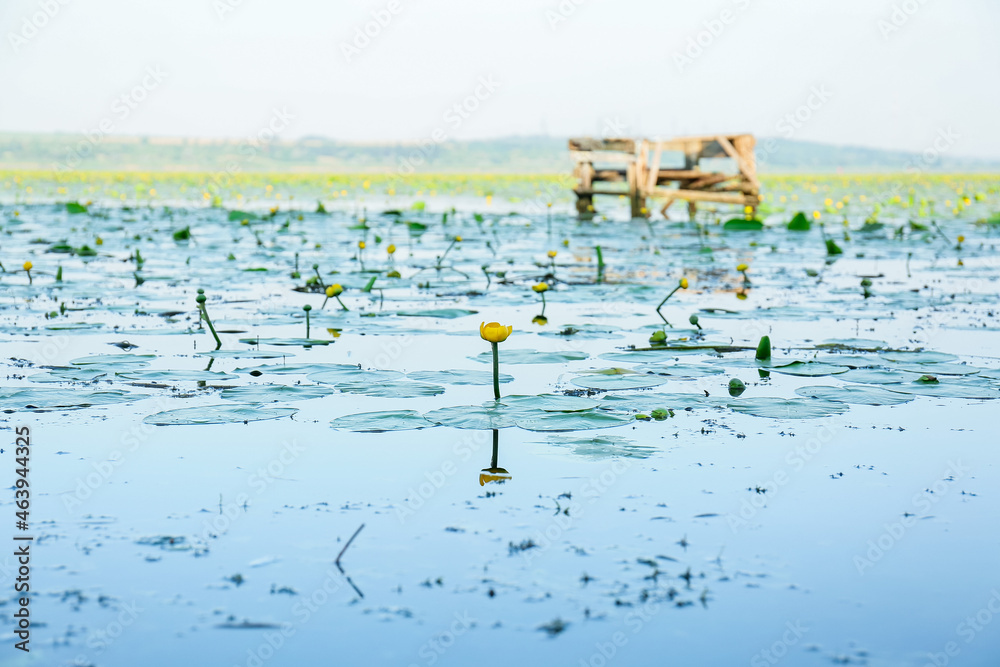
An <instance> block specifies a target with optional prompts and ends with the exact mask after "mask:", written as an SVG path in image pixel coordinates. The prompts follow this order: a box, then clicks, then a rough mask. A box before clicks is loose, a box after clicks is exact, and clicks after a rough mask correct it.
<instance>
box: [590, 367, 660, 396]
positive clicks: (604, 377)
mask: <svg viewBox="0 0 1000 667" xmlns="http://www.w3.org/2000/svg"><path fill="white" fill-rule="evenodd" d="M570 382H572V383H573V384H575V385H576V386H577V387H586V388H587V389H601V390H604V391H613V390H616V389H645V388H647V387H658V386H660V385H661V384H666V382H667V380H666V378H664V377H662V376H658V375H648V374H644V373H636V372H635V371H628V370H625V369H623V368H609V369H607V370H605V371H597V372H594V373H588V374H587V375H578V376H576V377H575V378H573V379H572V380H570Z"/></svg>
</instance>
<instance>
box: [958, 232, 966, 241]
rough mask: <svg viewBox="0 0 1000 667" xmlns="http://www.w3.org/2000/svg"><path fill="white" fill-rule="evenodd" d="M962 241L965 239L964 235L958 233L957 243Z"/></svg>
mask: <svg viewBox="0 0 1000 667" xmlns="http://www.w3.org/2000/svg"><path fill="white" fill-rule="evenodd" d="M963 241H965V237H964V236H962V235H961V234H959V235H958V242H959V243H962V242H963Z"/></svg>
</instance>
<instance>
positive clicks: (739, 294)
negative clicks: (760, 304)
mask: <svg viewBox="0 0 1000 667" xmlns="http://www.w3.org/2000/svg"><path fill="white" fill-rule="evenodd" d="M736 298H737V299H739V300H740V301H746V300H747V293H746V292H737V293H736Z"/></svg>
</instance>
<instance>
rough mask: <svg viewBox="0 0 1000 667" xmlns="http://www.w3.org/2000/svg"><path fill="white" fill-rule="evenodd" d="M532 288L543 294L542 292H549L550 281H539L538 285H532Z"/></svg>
mask: <svg viewBox="0 0 1000 667" xmlns="http://www.w3.org/2000/svg"><path fill="white" fill-rule="evenodd" d="M531 289H533V290H535V291H536V292H538V293H539V294H541V293H542V292H548V291H549V286H548V283H538V284H537V285H532V286H531Z"/></svg>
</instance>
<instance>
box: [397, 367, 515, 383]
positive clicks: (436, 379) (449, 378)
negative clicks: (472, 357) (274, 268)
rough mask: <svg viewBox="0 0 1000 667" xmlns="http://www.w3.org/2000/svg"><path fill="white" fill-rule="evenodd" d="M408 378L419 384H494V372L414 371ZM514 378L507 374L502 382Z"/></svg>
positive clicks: (503, 375) (510, 380)
mask: <svg viewBox="0 0 1000 667" xmlns="http://www.w3.org/2000/svg"><path fill="white" fill-rule="evenodd" d="M406 377H408V378H409V379H411V380H416V381H417V382H430V383H432V384H434V383H437V384H458V385H462V384H475V385H490V384H493V371H468V370H461V369H453V370H446V371H414V372H412V373H407V374H406ZM513 380H514V377H513V376H511V375H507V374H506V373H501V374H500V382H501V383H507V382H513Z"/></svg>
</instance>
